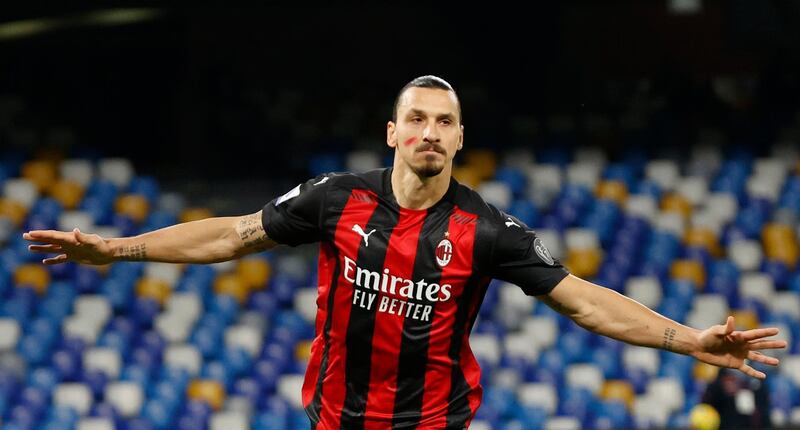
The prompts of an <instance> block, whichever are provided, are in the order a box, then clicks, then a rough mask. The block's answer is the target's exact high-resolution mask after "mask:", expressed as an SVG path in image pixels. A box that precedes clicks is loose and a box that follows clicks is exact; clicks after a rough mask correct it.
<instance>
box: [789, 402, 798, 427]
mask: <svg viewBox="0 0 800 430" xmlns="http://www.w3.org/2000/svg"><path fill="white" fill-rule="evenodd" d="M789 424H791V425H792V426H794V427H800V406H795V407H794V408H792V412H791V414H790V415H789Z"/></svg>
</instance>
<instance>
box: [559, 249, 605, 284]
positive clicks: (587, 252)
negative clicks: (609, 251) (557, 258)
mask: <svg viewBox="0 0 800 430" xmlns="http://www.w3.org/2000/svg"><path fill="white" fill-rule="evenodd" d="M602 262H603V252H602V251H601V250H600V249H596V248H589V249H570V250H569V251H568V252H567V260H566V261H565V263H564V264H565V265H566V266H567V268H568V269H569V270H570V272H572V273H573V274H574V275H575V276H578V277H592V276H595V275H597V272H598V271H599V270H600V264H601V263H602Z"/></svg>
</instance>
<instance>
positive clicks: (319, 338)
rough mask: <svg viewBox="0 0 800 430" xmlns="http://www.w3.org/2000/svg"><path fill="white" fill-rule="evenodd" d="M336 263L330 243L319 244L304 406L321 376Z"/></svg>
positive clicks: (312, 395) (312, 396) (310, 397)
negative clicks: (313, 318) (329, 299)
mask: <svg viewBox="0 0 800 430" xmlns="http://www.w3.org/2000/svg"><path fill="white" fill-rule="evenodd" d="M335 265H336V254H335V253H334V252H333V249H332V248H331V246H330V244H328V243H327V242H321V243H320V246H319V264H318V267H319V268H318V269H317V274H318V279H319V281H318V282H319V286H318V287H317V290H318V298H317V305H318V307H319V311H318V312H317V317H316V321H315V323H314V326H315V330H314V342H312V343H311V356H310V358H309V361H308V368H307V369H306V376H305V379H304V381H303V407H305V408H307V407H308V405H309V404H310V403H311V401H312V400H313V398H314V389H315V388H316V384H317V380H318V378H319V366H320V364H321V361H322V354H323V349H324V348H325V334H324V333H323V330H324V329H325V319H326V318H327V317H328V294H329V293H330V291H331V277H332V276H333V273H334V272H333V269H334V267H335Z"/></svg>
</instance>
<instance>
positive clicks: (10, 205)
mask: <svg viewBox="0 0 800 430" xmlns="http://www.w3.org/2000/svg"><path fill="white" fill-rule="evenodd" d="M26 215H28V209H27V208H26V207H25V206H24V205H23V204H22V203H20V202H18V201H16V200H12V199H8V198H4V197H0V217H6V218H8V219H10V220H11V222H13V223H14V225H15V226H16V227H19V226H21V225H22V222H23V221H25V216H26Z"/></svg>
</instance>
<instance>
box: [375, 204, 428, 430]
mask: <svg viewBox="0 0 800 430" xmlns="http://www.w3.org/2000/svg"><path fill="white" fill-rule="evenodd" d="M425 216H426V212H422V211H410V210H406V209H400V218H399V221H398V223H397V226H396V227H395V228H394V231H392V236H391V237H390V239H389V249H388V251H387V252H386V261H385V263H384V266H385V267H386V268H387V269H389V273H391V274H392V276H396V277H400V278H404V279H412V276H413V273H412V270H413V267H414V266H413V256H414V255H415V254H416V250H417V242H418V241H419V235H420V231H421V230H422V223H423V220H424V218H425ZM409 256H410V257H411V258H410V259H409ZM409 261H410V262H411V264H407V262H409ZM389 282H390V284H389V291H390V293H392V294H381V295H380V296H381V298H380V300H386V306H385V308H386V309H383V310H384V311H383V312H378V313H376V314H375V332H376V333H380V335H379V336H375V337H373V339H372V360H371V361H372V368H371V373H370V379H369V380H370V385H369V395H368V396H367V408H366V414H367V418H368V419H367V421H366V422H365V425H364V429H365V430H385V429H390V428H391V427H392V414H393V412H394V411H393V410H392V408H393V407H394V401H395V397H394V396H395V391H396V390H397V364H398V351H399V350H400V342H401V340H402V336H403V323H404V321H405V315H404V314H403V313H402V312H400V308H399V307H396V306H397V305H398V303H399V300H398V301H396V300H395V298H396V297H399V295H398V292H397V289H398V288H399V286H397V285H394V286H393V285H392V284H391V282H392V281H391V279H390V280H389ZM400 300H402V299H400ZM379 306H380V304H379ZM389 309H393V310H396V313H393V312H391V311H388V310H389Z"/></svg>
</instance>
